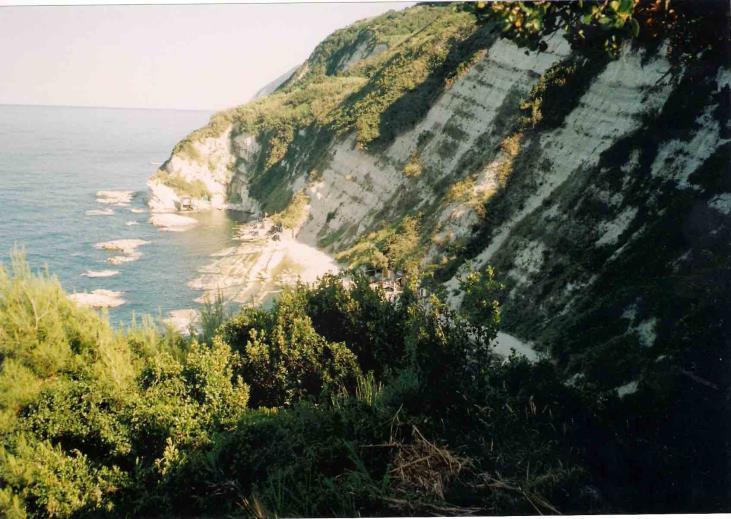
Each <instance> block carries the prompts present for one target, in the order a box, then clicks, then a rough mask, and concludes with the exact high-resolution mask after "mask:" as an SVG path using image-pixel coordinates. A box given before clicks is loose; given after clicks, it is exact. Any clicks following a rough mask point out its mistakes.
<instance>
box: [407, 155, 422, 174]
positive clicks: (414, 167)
mask: <svg viewBox="0 0 731 519" xmlns="http://www.w3.org/2000/svg"><path fill="white" fill-rule="evenodd" d="M422 169H423V166H422V164H421V158H420V157H419V154H418V152H414V153H412V154H411V156H410V157H409V161H408V162H407V163H406V165H404V175H406V176H407V177H409V178H415V177H418V176H421V172H422Z"/></svg>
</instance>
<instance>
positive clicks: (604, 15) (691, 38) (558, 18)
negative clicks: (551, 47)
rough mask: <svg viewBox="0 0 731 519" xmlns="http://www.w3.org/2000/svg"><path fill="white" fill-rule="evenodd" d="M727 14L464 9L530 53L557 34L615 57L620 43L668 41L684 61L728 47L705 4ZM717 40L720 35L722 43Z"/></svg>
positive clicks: (588, 6)
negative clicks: (491, 24) (709, 17)
mask: <svg viewBox="0 0 731 519" xmlns="http://www.w3.org/2000/svg"><path fill="white" fill-rule="evenodd" d="M711 3H715V4H717V5H715V6H714V7H720V8H721V9H722V10H724V11H726V12H728V6H727V5H726V6H725V7H723V6H721V4H722V2H714V1H713V0H712V1H711V2H693V1H690V0H612V1H603V2H590V1H583V0H579V1H577V2H552V1H550V0H536V1H526V2H522V1H521V2H476V3H469V4H465V5H464V7H463V8H464V9H465V10H467V11H469V12H472V13H474V14H475V16H476V17H477V19H478V20H479V21H481V22H483V23H484V22H493V23H496V24H498V26H499V27H500V28H501V30H502V33H503V34H504V35H505V36H507V37H509V38H512V39H514V40H515V41H517V42H518V43H519V44H523V45H527V46H528V47H530V48H540V49H545V45H546V44H545V42H544V41H543V38H544V37H545V36H547V35H548V34H551V33H553V32H555V31H557V30H559V29H563V30H565V31H566V37H567V38H568V40H569V41H570V42H571V44H572V45H573V46H574V47H584V48H586V47H594V48H597V49H599V48H601V49H603V50H604V51H605V52H606V53H607V54H609V55H610V56H613V57H616V56H617V55H618V53H619V50H620V46H621V44H622V42H623V41H625V40H628V39H633V38H635V39H639V40H640V41H643V42H645V43H647V42H649V41H660V40H662V39H664V38H668V39H669V40H671V42H672V43H671V46H670V48H669V51H670V56H671V58H673V59H674V60H687V59H690V58H692V57H694V56H695V55H696V53H699V52H705V51H709V50H710V51H712V52H717V51H719V50H721V49H723V48H724V47H725V45H726V44H727V43H726V42H728V38H729V36H728V31H727V30H724V29H723V28H722V25H723V24H724V23H725V22H724V21H722V19H723V18H724V17H723V16H719V17H718V18H717V19H715V20H708V19H707V18H706V17H707V15H708V12H709V4H711ZM718 35H723V36H722V39H721V41H719V39H718V37H717V36H718Z"/></svg>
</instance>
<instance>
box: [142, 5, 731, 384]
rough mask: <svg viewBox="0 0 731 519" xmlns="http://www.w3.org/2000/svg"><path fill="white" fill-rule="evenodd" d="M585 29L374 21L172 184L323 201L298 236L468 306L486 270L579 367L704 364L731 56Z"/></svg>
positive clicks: (222, 129)
mask: <svg viewBox="0 0 731 519" xmlns="http://www.w3.org/2000/svg"><path fill="white" fill-rule="evenodd" d="M719 5H720V4H719ZM719 13H720V16H721V19H722V20H723V19H724V18H723V16H725V15H724V12H723V10H721V11H719ZM721 26H722V25H721ZM569 36H570V35H569V34H566V33H565V32H564V30H563V29H561V28H558V29H555V30H553V31H552V32H548V31H547V32H546V34H545V37H544V38H543V40H542V42H541V43H542V45H541V46H540V48H532V47H535V46H530V45H524V44H521V42H520V41H519V40H518V39H516V38H512V39H511V38H507V37H503V36H502V35H501V33H500V31H499V30H497V28H496V22H494V21H490V20H489V19H488V21H487V22H486V23H485V22H484V21H481V20H479V19H478V18H477V17H475V16H473V15H472V14H471V13H468V12H465V11H464V10H461V9H455V8H454V7H452V6H418V7H414V8H411V9H407V10H405V11H402V12H397V13H388V14H386V15H383V16H381V17H378V18H375V19H372V20H368V21H364V22H360V23H358V24H355V25H353V26H351V27H348V28H346V29H343V30H341V31H337V32H336V33H334V34H333V35H331V36H330V37H329V38H327V39H326V40H325V41H324V42H323V43H322V44H321V45H320V46H318V48H317V49H316V50H315V51H314V52H313V54H312V56H311V57H310V58H309V60H308V61H307V62H306V63H305V64H304V65H302V67H300V69H299V70H298V71H297V72H296V73H295V74H294V75H293V76H292V78H290V80H289V81H288V82H287V83H286V84H284V85H283V86H281V87H280V88H279V89H278V90H277V91H276V92H275V93H273V94H271V95H269V96H267V97H265V98H263V99H260V100H257V101H254V102H253V103H250V104H248V105H244V106H242V107H239V108H236V109H233V110H230V111H226V112H221V113H218V114H216V115H214V116H213V117H212V119H211V122H210V124H209V125H208V126H206V127H204V128H201V129H199V130H197V131H195V132H193V133H192V134H191V135H190V136H189V137H187V138H186V139H185V140H184V141H182V142H181V143H180V144H178V146H177V147H176V149H175V150H174V152H173V154H172V156H171V158H170V159H169V160H168V161H167V162H166V163H165V165H164V166H163V167H162V172H163V173H162V174H158V176H163V177H165V178H174V179H184V180H181V182H183V183H184V182H185V181H188V182H197V181H198V180H200V181H202V182H203V183H205V185H206V186H207V190H208V192H209V193H210V195H211V196H210V197H209V199H210V200H211V201H212V203H213V205H214V206H223V205H225V204H226V203H230V204H236V205H239V206H243V207H244V208H246V209H249V210H251V211H254V212H258V211H264V212H268V213H275V212H278V211H283V210H284V209H285V208H286V207H287V206H288V204H290V202H291V201H292V200H297V201H298V202H301V201H303V200H306V201H307V203H306V206H305V207H306V209H303V211H304V213H303V214H301V215H300V218H299V219H298V221H297V222H296V223H297V225H296V235H297V238H298V239H299V240H300V241H302V242H304V243H306V244H309V245H312V246H316V247H320V248H322V249H324V250H326V251H329V252H330V253H331V254H333V255H334V256H335V257H336V258H337V259H338V260H339V261H340V262H341V263H342V264H344V265H349V266H358V265H369V266H375V267H383V266H387V267H390V268H396V269H403V268H406V267H409V266H411V267H413V266H414V265H415V264H417V265H418V267H419V271H420V272H421V273H422V274H426V278H425V281H424V282H425V283H427V284H428V285H429V286H430V287H431V289H432V290H437V291H440V290H442V289H444V290H445V291H446V295H447V296H448V297H449V300H450V301H451V303H452V304H453V305H454V306H455V307H458V306H459V304H460V297H461V296H460V294H459V291H458V290H457V280H456V278H457V276H458V275H459V274H460V273H461V272H464V271H465V269H467V268H469V269H474V268H478V269H479V268H485V267H487V266H488V265H491V266H492V267H493V268H494V269H495V272H496V274H497V276H498V279H499V280H500V281H501V282H503V284H504V290H503V291H502V294H501V298H500V300H501V304H502V319H503V321H502V322H503V329H504V330H505V331H507V332H510V333H512V334H513V335H515V336H517V337H519V338H520V339H521V340H523V341H525V342H532V343H533V344H534V345H535V347H536V348H537V349H539V350H541V351H544V352H546V353H547V354H548V355H550V356H551V357H552V358H554V359H556V360H557V361H559V362H560V363H561V366H562V367H563V368H564V369H565V371H566V376H567V378H569V377H573V378H572V380H581V379H583V378H584V377H585V375H588V374H590V375H591V376H590V377H589V380H590V383H592V384H599V386H600V387H602V388H606V389H608V388H619V387H631V388H635V387H636V386H637V384H638V383H640V381H641V380H642V378H643V376H644V375H645V374H646V373H649V372H652V371H654V370H656V369H664V368H658V366H659V365H663V363H664V362H676V361H677V362H680V363H681V364H684V365H686V368H684V369H687V370H689V371H690V372H693V373H695V370H696V369H699V368H698V367H694V368H692V369H691V368H690V366H691V365H692V366H698V360H697V359H694V360H691V359H690V358H685V356H686V355H687V353H686V352H688V351H693V350H694V347H693V345H694V344H696V343H697V342H702V343H704V344H707V345H708V346H707V347H708V348H710V349H712V350H714V351H722V350H723V349H724V348H725V347H726V346H727V343H726V342H725V341H726V340H727V337H728V329H727V326H728V325H727V323H725V321H724V319H723V315H724V308H725V307H726V304H727V302H728V297H729V290H728V284H727V283H728V281H727V279H728V271H727V270H726V268H725V267H724V264H725V260H724V259H725V258H727V257H728V253H729V240H728V232H729V229H728V220H729V212H730V209H729V207H730V206H729V194H728V188H729V186H728V178H729V175H728V173H729V169H728V168H729V161H728V158H729V143H728V140H727V139H728V108H729V107H728V105H729V103H728V97H729V83H730V82H731V75H730V73H729V68H728V52H727V48H726V47H724V44H723V43H719V44H718V45H717V46H716V47H713V48H710V49H704V50H703V51H702V52H701V51H698V52H696V51H695V50H692V51H691V50H689V49H685V50H684V51H683V52H681V51H679V50H678V43H677V42H675V41H674V40H673V38H674V37H675V38H677V36H672V35H667V34H665V35H662V34H660V35H658V36H656V37H655V38H654V39H653V38H651V37H649V36H648V37H646V38H645V39H644V40H643V39H642V38H639V40H635V41H626V42H625V43H623V44H621V45H618V46H617V51H616V53H615V55H610V53H607V52H604V50H603V49H601V50H597V49H595V48H592V47H590V46H583V47H582V46H580V45H579V46H576V45H574V48H572V46H571V45H570V43H569V40H570V38H569ZM685 38H686V40H691V38H690V37H688V36H687V35H686V36H685ZM677 39H678V40H681V39H682V38H677ZM723 41H725V40H724V38H723V35H720V36H719V42H723ZM681 50H682V49H681ZM690 53H693V56H692V59H690V60H688V55H689V54H690ZM153 187H154V186H153ZM162 189H164V188H162ZM157 192H158V189H157V188H154V189H153V190H152V195H153V204H155V203H158V205H162V206H164V205H165V204H164V203H162V202H161V201H162V200H164V199H165V197H164V196H161V197H159V198H157V199H156V198H155V195H156V194H157ZM172 201H174V197H168V198H167V204H168V207H172V206H171V204H172ZM300 205H301V204H300ZM298 207H299V206H298ZM396 236H399V237H401V238H402V241H403V242H404V243H401V244H400V247H397V246H394V244H393V242H394V240H395V237H396ZM406 238H408V239H406ZM397 249H398V250H397ZM722 280H723V282H721V281H722ZM690 322H692V323H693V324H692V326H691V329H690V330H689V329H688V326H690V325H689V324H688V323H690ZM691 356H692V355H691ZM671 359H672V360H671ZM697 375H698V376H699V377H701V378H703V379H705V378H706V375H708V378H710V379H714V378H717V376H716V377H714V376H713V375H712V374H711V373H707V374H700V373H698V374H697ZM577 377H578V378H577Z"/></svg>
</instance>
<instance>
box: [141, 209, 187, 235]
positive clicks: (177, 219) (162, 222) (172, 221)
mask: <svg viewBox="0 0 731 519" xmlns="http://www.w3.org/2000/svg"><path fill="white" fill-rule="evenodd" d="M150 223H151V224H152V225H154V226H155V227H160V229H161V230H163V231H178V232H179V231H187V230H188V229H191V228H193V227H195V226H196V225H198V220H196V219H195V218H191V217H190V216H183V215H180V214H174V213H159V214H154V215H152V217H151V218H150Z"/></svg>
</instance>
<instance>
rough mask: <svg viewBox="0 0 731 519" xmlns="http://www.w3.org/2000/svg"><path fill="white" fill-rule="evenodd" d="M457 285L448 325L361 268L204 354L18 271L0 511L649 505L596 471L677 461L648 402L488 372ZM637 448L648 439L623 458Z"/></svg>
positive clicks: (192, 343)
mask: <svg viewBox="0 0 731 519" xmlns="http://www.w3.org/2000/svg"><path fill="white" fill-rule="evenodd" d="M463 281H464V283H463V286H464V289H465V293H466V296H465V297H466V303H467V304H466V307H467V308H468V312H467V313H466V314H465V315H464V316H462V315H459V314H456V313H454V312H452V311H450V310H449V308H448V307H447V306H446V305H445V304H444V303H443V302H442V301H441V300H440V299H439V298H438V297H436V296H430V297H427V298H423V297H421V298H420V297H417V294H416V293H415V292H414V291H413V290H412V289H411V288H410V287H408V286H407V287H406V289H405V291H404V292H403V293H402V295H401V297H399V298H398V299H396V300H395V301H389V300H387V299H386V298H385V295H384V294H383V292H382V290H381V289H380V288H378V287H372V286H371V283H370V280H369V278H368V277H366V276H364V275H361V274H358V273H351V274H349V275H347V276H342V275H341V276H327V277H325V278H324V279H323V280H321V281H320V282H319V283H317V284H316V285H315V286H312V287H307V286H304V285H298V286H296V287H293V288H290V289H287V290H285V291H284V292H283V294H282V296H281V298H280V299H279V300H278V301H276V302H275V303H274V304H273V306H272V307H271V308H269V309H263V308H245V309H242V311H241V312H240V313H239V314H238V315H237V316H235V317H234V318H232V319H228V320H226V321H225V322H224V323H223V325H222V326H221V327H220V328H219V327H213V328H211V330H218V334H214V336H213V338H211V339H210V340H209V341H207V342H206V343H201V342H198V341H197V340H196V339H188V340H184V339H183V338H181V337H178V336H174V335H173V336H160V335H158V334H157V332H156V331H155V329H154V328H150V327H149V326H148V325H147V324H145V323H143V324H142V326H139V325H137V324H135V323H133V325H132V326H131V327H130V328H129V329H128V330H127V333H126V335H121V334H119V333H118V332H115V331H114V330H112V329H111V328H110V327H109V326H108V324H107V323H106V321H105V320H104V319H103V318H100V317H99V316H98V315H96V314H95V313H94V312H91V311H88V310H83V309H80V308H77V307H76V306H75V305H73V304H72V303H71V302H70V301H68V299H66V297H65V296H64V294H63V292H62V291H61V289H60V287H59V286H58V283H57V282H56V281H55V280H54V279H52V278H50V277H49V276H48V275H46V274H40V275H33V274H31V273H30V271H29V270H28V267H27V266H26V265H25V263H24V262H23V260H22V258H16V259H15V260H14V263H13V267H12V268H11V270H10V272H8V271H6V270H2V271H0V285H1V286H0V288H1V289H0V323H1V324H0V333H2V334H3V342H2V344H3V345H4V350H3V365H2V369H3V371H2V375H0V378H1V379H2V385H0V402H2V415H1V417H0V419H1V422H0V423H1V424H2V428H1V429H0V441H1V442H2V443H1V444H0V483H1V489H0V510H2V513H3V515H5V516H8V517H25V516H39V517H40V516H53V517H68V516H78V515H95V516H100V515H101V516H107V515H109V516H111V515H114V516H119V515H122V516H139V515H143V516H150V515H221V514H231V515H237V514H241V513H242V512H243V513H244V514H248V515H257V516H262V515H272V516H281V515H287V516H289V515H295V516H333V515H336V516H343V515H348V516H358V515H413V514H418V515H426V514H433V513H437V514H442V515H454V514H461V515H465V514H467V513H481V514H531V513H539V512H540V513H547V512H549V513H557V512H559V511H560V512H577V511H583V512H586V511H592V512H596V511H617V510H619V511H622V510H630V511H634V510H655V511H662V510H666V508H663V506H662V504H661V501H658V502H657V503H655V504H654V505H653V503H654V502H653V501H652V498H651V497H650V498H647V496H648V495H649V496H651V495H652V494H650V493H648V492H644V494H643V492H642V489H646V488H650V487H651V486H652V485H654V484H655V482H656V478H655V477H654V476H652V475H645V476H642V477H640V479H639V480H637V479H632V478H627V477H625V476H623V475H622V474H614V473H611V474H610V475H609V476H607V469H606V467H607V462H608V460H615V461H614V462H612V463H615V464H616V463H620V464H623V463H634V466H639V467H641V468H644V469H648V468H649V467H652V468H653V470H652V474H654V473H655V471H656V470H659V471H663V470H665V469H668V470H672V471H673V472H672V473H673V474H679V472H678V471H679V470H681V469H682V467H683V466H684V465H683V464H684V463H686V458H684V457H682V456H679V455H678V456H676V455H673V456H668V455H667V451H665V450H664V449H663V446H664V445H670V444H672V445H674V446H675V448H676V449H680V450H683V445H686V444H683V443H682V442H681V443H680V444H678V443H677V441H675V443H672V440H671V439H670V437H669V436H668V434H669V433H670V432H672V431H668V430H667V429H666V428H664V426H663V425H662V420H659V419H658V417H661V416H662V410H661V409H657V410H656V409H655V407H657V404H656V405H654V406H652V405H649V402H657V401H655V400H653V399H655V398H656V397H657V395H656V394H655V393H654V392H653V390H652V389H651V388H642V389H641V390H640V391H639V392H638V393H637V396H636V397H634V398H633V399H630V400H627V401H623V400H619V399H617V398H616V396H613V395H612V394H610V393H601V392H590V391H589V390H588V389H587V388H582V389H579V388H575V387H571V386H569V385H566V384H564V382H563V381H562V380H561V377H560V374H559V373H558V371H557V370H556V368H555V366H554V365H553V364H551V363H548V362H541V363H537V364H530V363H528V362H527V361H525V360H521V359H520V358H518V357H513V358H511V359H508V360H507V361H506V360H503V359H501V358H499V357H497V356H496V355H494V354H493V353H492V350H491V347H490V344H491V342H492V340H493V339H494V337H495V335H496V332H497V326H498V323H499V317H500V316H499V309H498V308H497V306H496V304H495V303H494V301H495V295H496V293H497V291H499V289H500V287H499V286H498V285H497V284H496V282H495V280H494V276H493V274H492V272H491V271H487V273H484V274H478V273H472V274H469V275H467V276H466V277H465V279H464V280H463ZM81 323H83V326H80V324H81ZM35 330H38V331H39V332H40V331H42V333H38V334H35V333H34V332H35ZM48 341H50V342H48ZM51 344H52V345H53V349H52V350H51V351H49V349H48V348H49V346H50V345H51ZM36 350H38V351H44V352H45V353H44V354H43V355H34V354H33V352H34V351H36ZM20 382H24V383H26V384H25V386H24V387H23V388H22V389H21V388H20V387H19V386H20V384H19V383H20ZM673 391H676V390H673ZM673 391H670V392H669V393H667V394H666V396H665V398H674V397H673V396H672V395H675V394H676V393H675V392H673ZM662 402H665V400H662ZM662 405H663V406H665V405H666V403H662ZM648 410H649V411H648ZM706 411H708V410H707V409H706ZM629 417H631V418H632V420H641V421H642V422H641V423H643V424H645V425H647V426H650V427H651V429H650V430H644V429H636V430H635V429H632V428H631V427H630V426H628V425H627V423H628V422H627V420H628V419H629ZM638 431H640V432H639V433H638ZM637 434H640V437H638V438H635V437H636V435H637ZM633 438H634V439H633ZM644 441H650V442H660V443H658V444H654V443H651V445H653V449H651V450H649V451H647V452H646V455H645V458H642V461H641V462H638V461H635V460H636V459H638V458H637V457H638V456H639V452H640V450H642V448H641V447H640V446H641V445H643V443H642V442H644ZM684 441H685V440H684ZM687 441H691V439H689V440H687ZM693 441H694V440H693ZM688 445H691V444H688ZM602 449H604V450H606V449H609V450H608V451H607V452H606V453H605V452H604V451H602ZM645 450H647V449H645ZM673 452H675V451H673ZM616 460H620V461H618V462H617V461H616ZM638 463H639V465H637V464H638ZM613 470H615V469H613ZM646 474H650V473H649V472H647V473H646ZM666 483H667V481H665V480H663V483H662V484H663V485H665V484H666ZM612 484H614V485H615V486H612ZM637 485H640V488H639V489H637V488H636V487H637ZM587 488H588V489H591V491H585V490H582V489H587ZM668 488H670V487H668ZM660 490H661V493H660V495H662V496H666V493H664V492H665V490H666V489H665V487H662V489H660ZM674 491H675V490H674ZM638 493H639V494H643V495H644V497H645V498H644V501H643V500H637V499H635V498H634V497H633V496H635V495H637V494H638ZM663 499H665V498H664V497H663ZM684 499H685V501H683V502H684V503H686V506H688V507H690V508H689V509H694V508H693V506H694V503H696V502H695V501H693V498H692V497H687V498H684ZM625 503H631V504H632V506H631V507H629V508H627V507H625V506H623V505H624V504H625ZM676 504H677V503H676ZM683 509H684V508H683Z"/></svg>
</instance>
